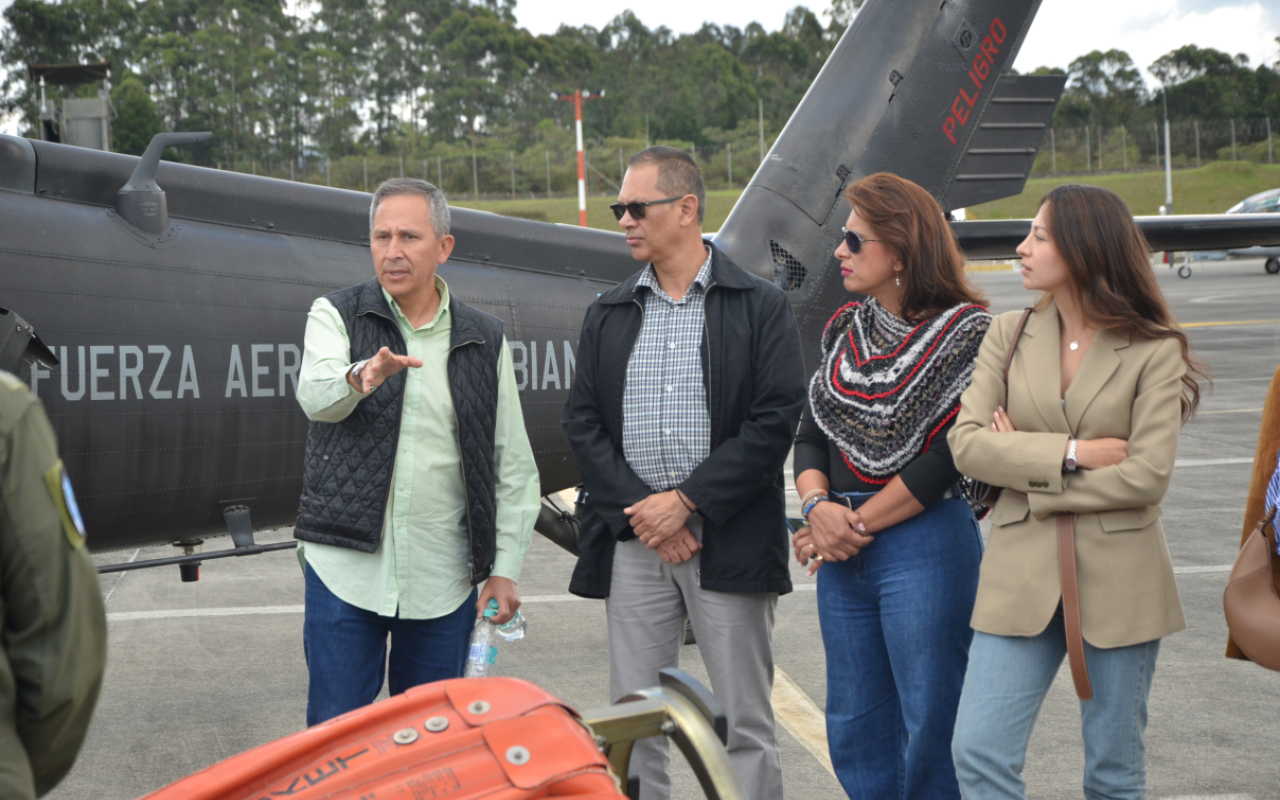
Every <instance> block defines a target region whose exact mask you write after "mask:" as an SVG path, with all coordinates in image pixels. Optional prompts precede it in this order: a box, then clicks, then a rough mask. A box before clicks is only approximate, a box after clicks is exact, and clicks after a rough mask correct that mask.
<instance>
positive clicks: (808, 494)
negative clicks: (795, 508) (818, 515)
mask: <svg viewBox="0 0 1280 800" xmlns="http://www.w3.org/2000/svg"><path fill="white" fill-rule="evenodd" d="M826 493H827V490H826V489H810V490H809V491H808V492H805V495H804V497H802V498H800V505H801V506H802V507H803V506H807V505H808V504H809V501H810V500H812V499H813V498H814V496H815V495H826Z"/></svg>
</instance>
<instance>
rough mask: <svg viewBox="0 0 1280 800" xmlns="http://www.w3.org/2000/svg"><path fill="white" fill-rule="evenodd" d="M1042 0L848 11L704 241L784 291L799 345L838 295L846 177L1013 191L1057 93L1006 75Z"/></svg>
mask: <svg viewBox="0 0 1280 800" xmlns="http://www.w3.org/2000/svg"><path fill="white" fill-rule="evenodd" d="M1039 6H1040V0H868V2H867V3H866V5H865V6H863V8H862V10H861V11H859V12H858V15H857V16H856V17H855V18H854V22H853V24H852V25H850V26H849V29H848V30H847V31H845V34H844V36H843V37H842V38H841V40H840V42H839V43H838V44H837V45H836V48H835V50H834V51H833V52H832V54H831V57H830V58H829V59H828V60H827V63H826V65H824V66H823V68H822V71H821V72H820V73H819V75H818V77H817V78H816V79H815V80H814V82H813V85H812V86H811V87H810V88H809V91H808V92H807V93H806V94H805V96H804V99H803V100H802V101H801V102H800V105H799V106H798V107H797V108H796V111H795V113H794V114H793V115H792V117H791V119H790V121H789V122H788V123H787V126H786V127H785V128H784V129H783V131H782V134H781V135H780V136H779V137H778V140H777V141H776V142H775V143H774V145H773V148H772V149H771V150H770V151H769V154H768V156H767V157H766V158H765V160H764V163H763V164H762V165H761V166H760V169H759V170H758V171H757V172H756V175H755V177H754V178H753V179H752V181H751V183H750V184H748V186H747V188H746V190H745V191H744V192H743V195H742V198H741V199H740V200H739V201H738V204H737V205H736V206H735V207H734V209H733V212H732V213H731V214H730V215H729V218H728V219H727V220H726V221H725V224H724V226H723V227H722V228H721V229H720V231H719V233H718V234H717V235H716V239H715V241H716V244H717V245H718V246H720V247H721V248H722V249H723V250H724V251H725V252H726V253H727V254H728V255H729V256H730V257H731V258H733V260H734V261H735V262H737V263H738V264H739V265H741V266H742V267H744V268H745V269H747V270H749V271H751V272H754V273H756V274H758V275H760V276H762V277H765V278H768V279H770V280H774V281H776V282H777V283H778V284H779V285H781V286H782V287H783V288H785V289H786V290H787V292H788V295H789V296H790V297H791V301H792V306H793V307H794V308H795V311H796V316H797V318H798V319H799V321H800V327H801V334H802V336H803V337H804V340H805V341H806V343H809V344H811V345H816V341H817V337H818V335H819V334H820V333H821V329H822V325H823V324H824V323H825V322H826V319H827V318H828V317H829V316H830V315H831V313H832V312H833V311H834V310H835V306H836V305H837V300H839V298H840V297H841V296H842V293H843V289H842V288H841V286H840V271H839V269H838V268H837V266H836V263H835V260H834V258H833V257H832V253H833V251H834V250H835V248H836V245H837V244H838V242H839V239H840V227H841V225H843V224H844V221H845V218H846V217H847V216H848V213H849V208H848V204H847V203H846V202H845V201H844V199H843V197H842V192H843V190H844V188H845V187H846V186H847V185H848V184H849V183H850V182H852V181H855V180H857V179H858V178H861V177H863V176H865V175H870V174H871V173H874V172H893V173H896V174H898V175H901V176H903V177H905V178H909V179H911V180H913V181H915V182H916V183H919V184H921V185H922V186H924V187H925V188H926V189H928V190H929V191H930V192H931V193H933V195H934V196H935V197H937V198H938V199H939V201H940V202H941V203H943V206H944V208H946V210H948V211H950V210H951V209H952V208H956V207H960V206H961V205H964V204H968V203H971V202H980V201H986V200H991V199H995V198H996V197H1003V196H1007V195H1009V194H1017V193H1019V192H1021V191H1022V186H1023V184H1024V183H1025V181H1026V175H1027V173H1028V172H1029V171H1030V168H1031V163H1032V162H1033V161H1034V160H1035V151H1036V150H1037V149H1038V147H1039V144H1040V141H1041V140H1042V139H1043V136H1044V130H1045V127H1044V126H1045V124H1046V123H1047V121H1048V117H1049V116H1050V115H1052V113H1053V109H1054V107H1055V105H1056V102H1057V97H1058V95H1059V94H1060V93H1061V79H1060V78H1052V79H1049V80H1048V81H1045V80H1041V79H1039V78H1022V77H1018V78H1016V79H1012V78H1010V77H1009V76H1005V73H1006V72H1007V71H1008V69H1009V67H1010V66H1011V65H1012V64H1013V61H1014V58H1015V57H1016V56H1017V53H1018V48H1019V47H1020V46H1021V44H1022V40H1023V38H1024V36H1025V35H1026V31H1027V28H1028V27H1029V26H1030V24H1031V20H1032V19H1033V18H1034V16H1035V12H1036V11H1037V9H1038V8H1039ZM1002 76H1004V77H1002ZM1055 81H1056V89H1055ZM993 97H996V98H999V99H998V100H997V102H995V103H994V104H993V103H992V98H993ZM1046 100H1047V102H1045V101H1046ZM989 109H990V110H989ZM988 117H989V119H988ZM980 123H990V125H991V126H994V127H986V128H983V130H982V131H981V132H980V133H979V129H980ZM962 166H963V168H964V169H963V170H961V167H962ZM810 349H812V347H810ZM809 357H812V354H809Z"/></svg>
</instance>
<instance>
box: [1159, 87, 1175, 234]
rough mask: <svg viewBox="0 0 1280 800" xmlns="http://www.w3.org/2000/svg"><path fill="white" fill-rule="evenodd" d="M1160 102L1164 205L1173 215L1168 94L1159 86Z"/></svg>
mask: <svg viewBox="0 0 1280 800" xmlns="http://www.w3.org/2000/svg"><path fill="white" fill-rule="evenodd" d="M1160 100H1161V102H1162V103H1164V205H1165V207H1166V208H1168V209H1169V213H1170V214H1172V213H1173V158H1172V156H1173V153H1171V152H1169V94H1168V92H1166V91H1165V85H1164V84H1163V83H1162V84H1160Z"/></svg>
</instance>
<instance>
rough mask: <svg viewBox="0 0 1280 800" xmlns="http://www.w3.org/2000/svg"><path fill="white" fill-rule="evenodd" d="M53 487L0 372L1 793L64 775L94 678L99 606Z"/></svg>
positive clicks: (44, 439) (101, 661)
mask: <svg viewBox="0 0 1280 800" xmlns="http://www.w3.org/2000/svg"><path fill="white" fill-rule="evenodd" d="M62 487H63V480H62V466H61V462H60V461H59V459H58V454H57V449H56V441H55V439H54V434H53V428H52V427H51V426H50V425H49V420H48V418H47V417H46V416H45V414H44V411H43V409H42V408H41V407H40V403H39V401H38V400H36V399H35V398H34V397H33V396H32V395H31V393H30V392H28V391H27V390H26V387H25V386H23V385H22V384H20V383H18V382H17V381H16V379H14V378H13V377H12V376H10V375H8V374H7V373H0V615H2V616H3V630H2V631H0V644H2V645H3V656H4V658H3V661H2V662H0V796H3V797H10V796H16V797H25V796H30V795H31V792H32V790H34V793H35V795H37V796H38V795H41V794H44V793H45V792H48V791H49V790H50V789H52V788H53V787H54V785H55V784H57V782H58V781H59V780H60V779H61V778H62V777H63V776H64V775H66V773H67V772H68V771H69V770H70V769H71V765H72V764H73V763H74V762H75V758H76V754H77V753H78V752H79V750H80V745H81V743H82V742H83V741H84V737H85V734H86V732H87V731H88V728H89V719H90V717H91V715H92V713H93V707H94V704H95V703H96V702H97V699H98V692H99V690H100V689H101V687H102V673H103V669H104V667H105V665H106V638H107V637H106V633H107V632H106V614H105V612H104V609H103V605H102V594H101V590H100V589H99V583H98V576H97V573H96V571H95V569H94V566H93V562H92V561H91V560H90V558H89V555H88V553H87V552H86V550H85V547H84V544H83V535H82V534H81V532H80V530H79V529H78V528H79V523H78V516H79V514H78V511H74V501H72V502H71V503H70V504H68V503H67V500H66V499H65V497H64V496H63V488H62ZM68 505H70V507H71V513H68V510H69V509H68ZM24 762H25V763H24Z"/></svg>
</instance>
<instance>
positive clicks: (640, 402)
mask: <svg viewBox="0 0 1280 800" xmlns="http://www.w3.org/2000/svg"><path fill="white" fill-rule="evenodd" d="M710 283H711V251H710V249H708V250H707V260H706V261H704V262H703V264H702V268H701V269H700V270H698V275H697V277H696V278H694V279H693V285H691V286H690V287H689V291H687V292H685V294H684V297H681V298H680V299H679V300H672V299H671V296H670V295H668V294H667V293H666V292H664V291H663V290H662V287H661V286H660V285H658V278H657V275H656V274H655V273H654V269H653V265H652V264H649V265H648V266H646V267H645V269H644V272H642V273H641V274H640V279H639V281H637V282H636V288H635V291H636V292H637V293H641V294H643V295H644V297H643V298H639V299H640V302H641V303H643V306H644V321H643V322H642V323H641V325H640V336H639V337H638V338H637V339H636V344H635V347H634V348H633V349H632V351H631V360H630V361H628V362H627V386H626V389H625V390H624V391H623V394H622V454H623V456H624V457H625V458H626V459H627V464H629V465H630V466H631V469H632V470H634V471H635V473H636V475H637V476H638V477H639V478H640V480H642V481H644V482H645V483H646V484H648V486H649V488H650V489H652V490H653V491H655V492H663V491H667V490H668V489H671V488H672V487H675V486H677V485H679V484H680V483H681V482H682V481H684V480H685V479H686V478H688V477H689V475H690V474H691V473H692V472H693V470H694V469H695V468H697V466H698V465H699V464H701V463H702V461H703V460H704V459H705V458H706V457H707V454H708V453H709V452H710V450H711V416H710V414H709V413H708V411H707V390H706V387H705V385H704V384H703V381H702V335H703V331H704V330H705V328H706V307H705V302H704V301H705V299H706V291H707V287H708V286H709V285H710Z"/></svg>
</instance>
